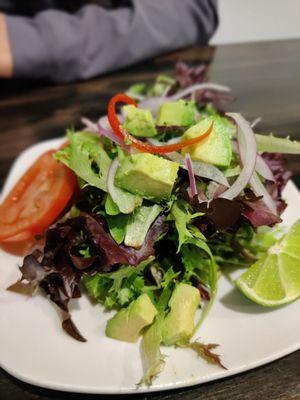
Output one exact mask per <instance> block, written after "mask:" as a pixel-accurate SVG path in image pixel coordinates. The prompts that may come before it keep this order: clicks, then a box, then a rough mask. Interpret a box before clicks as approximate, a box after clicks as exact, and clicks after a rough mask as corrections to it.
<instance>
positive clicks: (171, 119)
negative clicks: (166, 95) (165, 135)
mask: <svg viewBox="0 0 300 400" xmlns="http://www.w3.org/2000/svg"><path fill="white" fill-rule="evenodd" d="M194 123H195V102H194V101H186V100H178V101H176V102H167V103H163V104H162V105H161V106H160V108H159V111H158V117H157V125H179V126H191V125H193V124H194Z"/></svg>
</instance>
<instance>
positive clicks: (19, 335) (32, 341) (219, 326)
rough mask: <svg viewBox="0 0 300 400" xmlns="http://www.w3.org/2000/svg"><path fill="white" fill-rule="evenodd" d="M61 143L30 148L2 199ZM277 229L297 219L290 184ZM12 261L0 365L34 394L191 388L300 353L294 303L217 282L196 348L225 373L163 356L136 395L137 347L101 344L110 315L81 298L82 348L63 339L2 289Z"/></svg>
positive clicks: (43, 304)
mask: <svg viewBox="0 0 300 400" xmlns="http://www.w3.org/2000/svg"><path fill="white" fill-rule="evenodd" d="M60 143H61V139H57V140H51V141H47V142H44V143H40V144H37V145H35V146H33V147H31V148H30V149H28V150H26V151H25V152H24V153H23V154H22V155H21V156H20V157H19V158H18V160H17V161H16V163H15V165H14V167H13V168H12V170H11V172H10V175H9V177H8V180H7V183H6V185H5V188H4V194H5V193H7V191H8V190H9V188H10V187H11V186H12V185H13V183H14V182H15V181H16V180H17V179H18V178H19V176H20V175H21V174H22V172H23V171H24V170H25V169H26V168H27V167H28V166H29V165H30V164H31V163H32V162H33V161H34V159H36V158H37V157H38V156H39V155H40V154H41V153H42V152H44V151H45V150H47V149H50V148H52V147H55V146H57V145H59V144H60ZM285 197H286V198H287V199H288V201H289V207H288V209H287V210H286V212H285V213H284V222H285V224H287V225H290V224H291V223H292V222H293V221H295V220H296V219H297V218H299V201H300V196H299V192H298V191H297V189H296V187H295V186H294V185H293V184H292V183H291V182H290V183H289V184H288V185H287V188H286V190H285ZM20 262H21V259H20V258H18V257H14V256H11V255H9V254H6V253H4V252H0V363H1V366H2V367H3V368H4V369H5V370H6V371H8V372H9V373H10V374H12V375H14V376H15V377H17V378H19V379H21V380H23V381H25V382H28V383H31V384H35V385H38V386H42V387H46V388H51V389H59V390H66V391H74V392H85V393H111V394H113V393H136V392H138V391H139V392H142V391H156V390H165V389H172V388H178V387H183V386H191V385H195V384H199V383H203V382H208V381H212V380H215V379H219V378H223V377H226V376H229V375H234V374H237V373H239V372H242V371H246V370H249V369H251V368H255V367H257V366H259V365H262V364H266V363H268V362H270V361H273V360H276V359H278V358H280V357H282V356H285V355H287V354H289V353H291V352H293V351H295V350H297V349H299V348H300V336H299V332H300V302H299V301H298V302H295V303H293V304H290V305H288V306H286V307H283V308H279V309H274V310H270V309H264V308H262V307H259V306H257V305H255V304H254V303H252V302H250V301H248V300H247V299H246V298H244V297H243V296H242V295H241V294H240V293H239V292H238V291H237V289H235V288H234V287H233V286H232V285H231V284H230V283H229V282H228V281H227V280H226V279H225V278H224V277H223V278H221V279H220V282H219V290H218V295H217V299H216V302H215V304H214V306H213V308H212V310H211V312H210V314H209V316H208V318H207V319H206V321H205V322H204V324H203V325H202V327H201V329H200V330H199V332H198V333H197V335H196V336H197V337H200V338H201V340H202V341H204V342H211V343H219V344H220V347H219V353H220V354H221V355H222V360H223V362H224V364H225V365H226V366H227V368H228V370H223V369H220V368H218V367H217V366H214V365H209V364H207V363H206V362H205V361H203V360H201V359H199V358H197V357H196V355H195V354H194V353H193V352H192V351H190V350H186V349H174V348H163V353H164V354H166V355H167V356H168V357H167V358H166V361H167V362H166V366H165V369H164V371H163V372H162V374H161V375H160V376H159V378H158V379H157V380H155V381H154V383H153V386H152V387H150V388H146V387H142V388H140V389H136V386H135V384H136V383H137V382H138V381H139V379H140V377H141V376H142V363H141V355H140V346H139V343H137V344H128V343H122V342H118V341H115V340H113V339H109V338H106V337H105V335H104V328H105V324H106V320H107V319H108V318H109V317H110V316H111V314H110V313H106V312H104V311H103V308H102V307H101V306H100V305H92V304H91V303H90V302H89V300H88V299H87V298H86V297H83V298H81V299H79V301H73V303H72V315H73V318H74V321H75V323H76V324H77V326H78V327H79V328H80V330H81V332H82V334H83V335H84V336H85V337H86V338H87V339H88V342H87V343H79V342H76V341H75V340H73V339H72V338H70V337H69V336H67V335H66V334H65V333H64V331H63V330H62V328H61V326H60V321H59V318H58V315H57V313H56V310H55V307H54V306H53V305H52V304H51V303H50V302H49V301H48V300H47V299H46V298H45V297H44V296H42V295H36V296H35V297H33V298H25V297H23V296H22V295H18V294H15V293H11V292H6V291H5V290H4V289H5V287H7V286H8V285H9V284H10V283H13V282H14V281H15V280H16V278H17V277H18V269H17V264H18V263H20Z"/></svg>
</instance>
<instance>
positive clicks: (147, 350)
mask: <svg viewBox="0 0 300 400" xmlns="http://www.w3.org/2000/svg"><path fill="white" fill-rule="evenodd" d="M163 320H164V313H160V314H158V315H157V316H156V318H155V321H154V322H153V323H152V325H151V326H150V327H149V328H147V329H146V331H145V333H144V335H143V340H142V357H143V364H144V371H145V373H144V376H143V377H142V379H141V380H140V382H139V383H138V385H143V384H144V385H147V386H150V385H151V384H152V381H153V379H154V378H155V377H156V376H157V375H158V374H159V373H160V372H161V371H162V370H163V368H164V365H165V361H164V358H165V357H164V356H163V355H162V353H161V351H160V344H161V342H162V333H161V332H162V325H163Z"/></svg>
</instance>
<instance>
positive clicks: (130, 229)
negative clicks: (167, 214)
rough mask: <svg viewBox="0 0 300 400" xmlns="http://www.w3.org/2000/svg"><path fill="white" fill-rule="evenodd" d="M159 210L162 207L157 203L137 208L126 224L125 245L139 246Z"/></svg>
mask: <svg viewBox="0 0 300 400" xmlns="http://www.w3.org/2000/svg"><path fill="white" fill-rule="evenodd" d="M161 211H162V207H161V206H159V205H158V204H154V205H153V206H141V207H139V208H137V209H136V210H135V212H134V213H133V215H132V216H131V218H130V221H129V223H128V225H127V226H126V234H125V241H124V243H125V245H126V246H130V247H134V248H139V247H141V246H142V244H143V243H144V240H145V237H146V235H147V232H148V230H149V228H150V226H151V225H152V223H153V222H154V221H155V219H156V218H157V217H158V215H159V214H160V213H161Z"/></svg>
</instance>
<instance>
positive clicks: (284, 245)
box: [235, 220, 300, 307]
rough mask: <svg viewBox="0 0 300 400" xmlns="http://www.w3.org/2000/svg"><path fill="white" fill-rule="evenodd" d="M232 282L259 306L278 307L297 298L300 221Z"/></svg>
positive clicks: (299, 276)
mask: <svg viewBox="0 0 300 400" xmlns="http://www.w3.org/2000/svg"><path fill="white" fill-rule="evenodd" d="M235 283H236V285H237V287H238V288H239V289H240V290H241V291H242V292H243V293H244V295H245V296H246V297H248V298H249V299H250V300H253V301H254V302H255V303H257V304H260V305H262V306H267V307H274V306H281V305H283V304H287V303H290V302H292V301H294V300H296V299H297V298H298V297H300V220H298V221H297V222H295V223H294V225H293V226H292V227H291V228H290V230H289V232H288V233H287V234H286V235H285V236H284V237H283V238H282V239H281V240H280V241H279V242H277V243H276V244H274V245H273V246H272V247H270V248H269V250H268V251H267V253H266V254H264V255H263V256H262V257H261V258H260V259H259V260H258V261H256V262H255V263H254V264H253V265H251V267H250V268H249V269H248V270H247V271H246V272H244V273H243V274H242V275H241V276H240V277H239V278H238V279H237V280H236V281H235Z"/></svg>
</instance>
